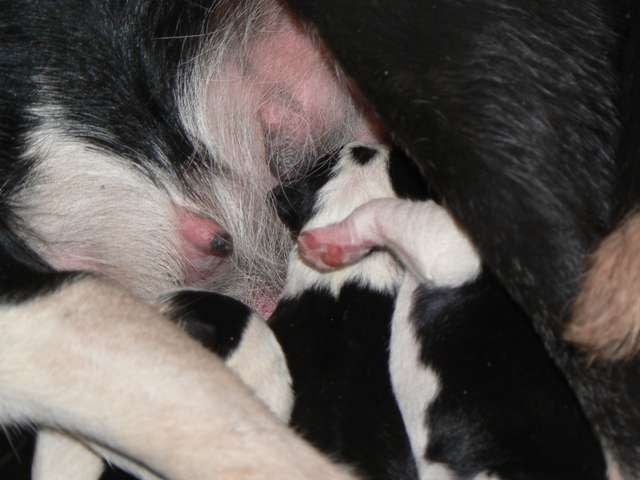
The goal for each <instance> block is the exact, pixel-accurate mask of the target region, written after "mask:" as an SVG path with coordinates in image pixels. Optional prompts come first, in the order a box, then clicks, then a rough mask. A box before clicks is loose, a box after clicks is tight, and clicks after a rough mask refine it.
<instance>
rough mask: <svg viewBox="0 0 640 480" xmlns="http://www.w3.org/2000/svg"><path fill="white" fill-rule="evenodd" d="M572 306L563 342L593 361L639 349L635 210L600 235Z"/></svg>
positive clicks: (639, 248)
mask: <svg viewBox="0 0 640 480" xmlns="http://www.w3.org/2000/svg"><path fill="white" fill-rule="evenodd" d="M591 262H592V263H591V267H590V269H589V271H588V273H587V276H586V278H585V281H584V283H583V285H582V290H581V292H580V294H579V296H578V299H577V300H576V302H575V304H574V307H573V318H572V321H571V322H570V323H569V325H568V327H567V330H566V332H565V336H566V338H567V340H569V341H570V342H572V343H574V344H576V345H577V346H578V347H580V348H582V349H584V350H585V352H586V353H587V354H588V355H590V356H591V357H592V359H594V360H595V359H598V360H612V361H621V360H627V359H630V358H632V357H634V356H636V355H637V354H638V353H640V211H636V212H634V213H632V214H631V215H630V216H628V217H627V218H626V219H625V220H624V221H623V222H622V223H621V224H620V226H619V227H618V228H617V229H616V230H615V231H613V233H611V234H610V235H609V236H608V237H607V238H605V239H604V241H603V242H602V244H601V245H600V247H599V248H598V250H597V251H596V253H595V254H594V256H593V257H592V259H591Z"/></svg>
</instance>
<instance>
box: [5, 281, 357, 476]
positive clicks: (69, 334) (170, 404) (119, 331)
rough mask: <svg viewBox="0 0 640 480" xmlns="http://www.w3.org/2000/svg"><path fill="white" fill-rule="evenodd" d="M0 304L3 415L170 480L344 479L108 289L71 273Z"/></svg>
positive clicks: (223, 372)
mask: <svg viewBox="0 0 640 480" xmlns="http://www.w3.org/2000/svg"><path fill="white" fill-rule="evenodd" d="M88 299H90V301H88ZM0 313H1V314H0V338H2V339H3V348H2V349H0V365H1V366H2V368H1V369H0V385H1V386H2V389H1V390H0V421H2V422H4V423H6V422H9V421H25V420H29V421H33V422H37V423H38V424H41V425H45V426H49V427H51V428H60V427H63V428H64V429H65V430H66V431H68V432H70V433H71V434H72V435H74V436H75V435H77V436H80V437H82V438H88V439H92V441H95V442H96V443H97V444H100V445H104V446H107V447H108V448H110V449H114V450H115V451H118V452H126V454H127V456H129V457H132V458H135V459H136V460H138V461H140V462H141V463H142V464H144V465H146V466H148V467H149V468H150V469H151V470H152V471H154V472H157V473H158V474H159V475H160V476H162V477H165V478H171V479H173V480H187V479H190V480H200V479H203V480H204V479H210V478H220V479H241V478H242V479H265V480H266V479H273V478H288V479H301V480H302V479H318V480H319V479H345V480H346V479H348V478H353V477H350V476H349V475H348V474H347V473H344V472H343V471H341V470H339V469H338V468H336V467H335V466H332V465H331V464H330V463H329V462H328V461H327V460H325V459H324V458H323V457H322V456H320V455H319V454H317V453H316V452H315V451H314V450H312V449H311V448H310V447H308V446H307V445H306V444H305V443H304V442H302V441H301V440H300V439H298V438H297V437H296V436H295V435H294V434H293V433H292V432H290V431H289V430H288V429H287V428H286V427H285V426H284V424H282V423H281V422H280V421H278V420H276V419H275V417H274V416H273V415H271V414H270V412H269V410H268V409H267V408H266V407H264V406H263V405H262V403H261V402H259V401H257V400H255V399H254V398H253V397H252V395H251V394H250V393H249V391H248V390H247V388H246V387H244V386H243V385H242V384H241V382H240V381H238V380H237V379H236V378H235V377H234V375H232V374H231V373H230V372H229V371H228V369H226V368H225V367H224V366H223V364H222V363H221V362H220V360H219V359H217V358H216V357H215V356H213V355H211V354H210V353H209V352H207V351H206V350H205V349H204V348H202V347H200V346H199V345H198V344H197V342H195V341H193V340H191V339H190V338H188V336H187V335H186V334H185V333H184V332H182V331H181V330H180V329H179V328H178V327H177V326H175V325H174V324H173V323H171V322H169V321H167V320H165V319H164V318H163V317H162V316H161V315H159V313H158V311H157V310H156V309H155V308H152V307H149V306H146V305H144V304H142V303H140V302H139V301H137V300H136V299H135V298H134V297H132V296H130V295H128V294H125V293H124V292H123V291H122V290H121V289H119V288H117V287H114V286H112V285H109V284H106V283H105V282H103V281H99V280H96V279H93V278H85V279H79V280H76V281H75V282H72V283H69V284H68V285H66V286H64V288H61V289H60V290H59V291H57V292H54V293H52V294H49V295H46V296H42V297H39V298H36V299H34V300H32V301H29V302H26V303H23V304H21V305H20V306H4V307H2V312H0ZM132 385H135V387H136V388H131V386H132Z"/></svg>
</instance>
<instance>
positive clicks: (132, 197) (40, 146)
mask: <svg viewBox="0 0 640 480" xmlns="http://www.w3.org/2000/svg"><path fill="white" fill-rule="evenodd" d="M35 113H37V112H35ZM42 122H43V125H42V126H41V127H40V128H38V129H37V130H36V131H34V132H31V134H30V136H29V140H28V141H29V145H28V149H27V152H26V156H27V157H29V158H31V159H33V160H35V166H34V168H33V172H32V173H31V174H30V176H29V178H28V180H27V184H26V186H25V188H23V189H22V190H21V191H20V192H19V193H18V194H17V195H16V196H15V197H14V198H13V199H12V201H13V203H14V205H15V212H16V213H17V214H18V216H19V218H20V219H21V224H20V225H18V226H17V228H18V231H20V232H21V234H22V235H23V236H24V237H25V238H26V239H27V241H28V243H29V244H30V245H31V246H32V248H34V249H35V250H36V251H37V252H38V253H39V254H40V255H42V257H43V258H45V259H46V260H47V261H48V262H49V263H50V264H51V265H52V266H53V267H54V268H56V269H57V270H92V271H98V272H101V273H103V274H105V275H107V276H108V277H110V278H112V279H114V280H115V281H117V282H118V283H120V284H121V285H124V286H126V287H127V288H130V289H132V290H133V291H134V292H135V293H136V294H137V295H139V296H141V297H143V298H146V299H149V300H153V299H155V297H157V296H158V295H159V294H161V293H163V292H166V291H168V290H170V289H173V288H175V287H176V286H178V285H180V284H181V283H182V282H183V276H184V274H183V265H182V263H181V261H182V260H181V259H182V257H183V256H182V255H181V254H180V253H181V251H180V244H179V238H177V231H178V227H177V223H176V222H177V219H176V215H175V210H174V204H175V203H183V202H182V201H180V200H178V198H177V194H176V193H175V192H171V191H170V187H169V185H172V184H175V181H171V180H170V179H168V178H167V179H166V181H165V182H163V184H164V185H167V187H166V188H163V187H160V186H157V185H154V184H153V183H152V182H151V180H150V179H149V178H148V177H147V176H146V175H145V174H143V173H142V172H141V171H138V170H136V169H135V168H134V167H133V166H132V163H131V162H130V161H129V160H126V159H120V158H117V157H116V156H114V155H109V154H107V153H103V152H100V151H98V150H97V149H95V148H92V147H90V146H89V145H87V144H83V143H81V142H79V141H77V140H73V139H71V138H69V137H68V136H66V135H65V134H64V133H63V132H61V131H59V130H58V129H57V128H55V127H54V126H52V125H51V124H48V123H47V120H46V118H45V117H43V118H42ZM165 177H166V174H165ZM158 180H160V181H161V180H162V177H159V178H158Z"/></svg>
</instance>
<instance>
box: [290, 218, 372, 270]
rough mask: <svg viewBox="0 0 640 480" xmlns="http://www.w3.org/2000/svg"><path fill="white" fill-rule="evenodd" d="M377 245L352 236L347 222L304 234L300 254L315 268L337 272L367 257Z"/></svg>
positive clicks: (299, 238) (300, 244) (299, 246)
mask: <svg viewBox="0 0 640 480" xmlns="http://www.w3.org/2000/svg"><path fill="white" fill-rule="evenodd" d="M374 246H375V244H374V243H373V242H371V241H368V240H359V239H357V237H354V235H352V232H350V229H349V227H348V226H345V222H341V223H336V224H333V225H329V226H327V227H322V228H315V229H312V230H307V231H306V232H303V233H301V234H300V236H299V237H298V253H299V255H300V257H301V258H302V259H303V260H304V261H305V263H307V264H308V265H310V266H312V267H313V268H315V269H317V270H320V271H330V270H335V269H337V268H340V267H344V266H346V265H351V264H353V263H355V262H357V261H359V260H360V259H362V258H363V257H364V256H366V255H367V254H368V253H369V252H370V251H371V249H372V248H373V247H374Z"/></svg>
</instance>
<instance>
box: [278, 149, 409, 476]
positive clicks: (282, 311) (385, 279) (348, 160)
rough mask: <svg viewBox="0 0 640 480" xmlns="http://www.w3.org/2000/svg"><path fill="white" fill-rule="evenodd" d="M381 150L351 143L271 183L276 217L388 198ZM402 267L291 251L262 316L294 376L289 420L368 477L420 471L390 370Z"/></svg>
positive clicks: (297, 222) (307, 224)
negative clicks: (278, 184) (327, 265)
mask: <svg viewBox="0 0 640 480" xmlns="http://www.w3.org/2000/svg"><path fill="white" fill-rule="evenodd" d="M387 170H388V165H387V161H386V157H385V156H384V155H379V154H378V152H377V151H376V150H373V149H371V148H368V147H365V146H361V145H360V144H352V145H348V146H346V147H345V148H344V149H343V150H342V151H341V152H340V153H339V154H337V155H334V156H331V157H330V158H326V159H324V160H322V161H321V162H320V163H319V164H318V166H317V167H316V168H315V169H314V171H313V172H311V173H310V175H308V176H306V177H304V178H302V179H299V180H298V181H295V182H290V183H288V184H286V186H284V187H282V188H281V189H276V190H275V192H276V194H275V198H276V204H277V207H278V212H279V214H280V218H281V219H282V220H283V222H284V223H285V224H286V225H287V227H288V228H289V229H290V230H291V232H292V234H293V235H294V236H295V237H297V235H298V234H299V232H300V231H301V230H302V229H303V228H305V229H306V228H312V227H314V226H319V225H326V224H327V223H333V222H335V221H338V220H340V219H343V218H344V217H345V216H347V215H348V214H349V213H351V212H352V211H353V210H354V209H355V208H356V207H358V206H359V205H361V204H363V203H364V202H366V201H368V200H370V199H372V198H384V197H389V196H391V195H393V190H392V188H391V183H390V181H389V176H388V172H387ZM401 274H402V271H401V269H400V267H399V266H398V265H397V263H396V262H395V260H394V259H393V258H392V257H391V256H390V255H389V254H387V253H384V252H380V253H373V254H372V255H370V256H368V257H367V258H366V259H365V260H363V261H362V262H360V263H358V264H356V265H353V266H350V267H348V268H345V269H342V270H339V271H334V272H329V273H321V272H318V271H317V270H315V269H313V268H312V267H310V266H308V265H307V264H305V263H304V261H303V259H302V258H300V256H299V255H298V252H297V250H296V249H294V250H293V251H292V253H291V256H290V258H289V266H288V273H287V281H286V284H285V288H284V291H283V295H282V297H281V299H280V301H279V303H278V306H277V308H276V310H275V311H274V313H273V315H272V317H271V318H270V319H269V325H270V327H271V328H272V329H273V331H274V333H275V335H276V338H277V339H278V341H279V342H280V345H281V346H282V349H283V351H284V352H285V356H286V359H287V363H288V366H289V369H290V372H291V376H292V379H293V392H294V406H293V412H292V416H291V420H290V424H291V425H292V426H293V427H294V428H295V430H296V431H298V432H300V433H301V434H302V435H303V437H304V438H306V439H307V440H309V441H310V442H311V443H312V444H313V445H315V446H316V447H318V448H319V449H320V450H322V451H323V452H325V453H326V454H327V455H329V456H330V457H332V458H336V459H339V460H340V461H342V462H344V463H346V464H348V465H350V466H352V467H354V468H355V469H356V471H357V472H360V473H361V474H362V475H363V478H367V479H371V480H374V479H376V480H383V479H398V480H401V479H402V480H410V479H415V478H417V471H416V466H415V461H414V459H413V455H412V453H411V448H410V444H409V439H408V437H407V434H406V432H405V429H404V425H403V422H402V417H401V414H400V411H399V409H398V405H397V402H396V400H395V396H394V394H393V391H392V386H391V378H390V375H389V367H388V365H389V354H388V350H389V338H390V334H391V316H392V314H393V308H394V302H395V296H396V293H397V288H398V285H399V281H400V278H401Z"/></svg>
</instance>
